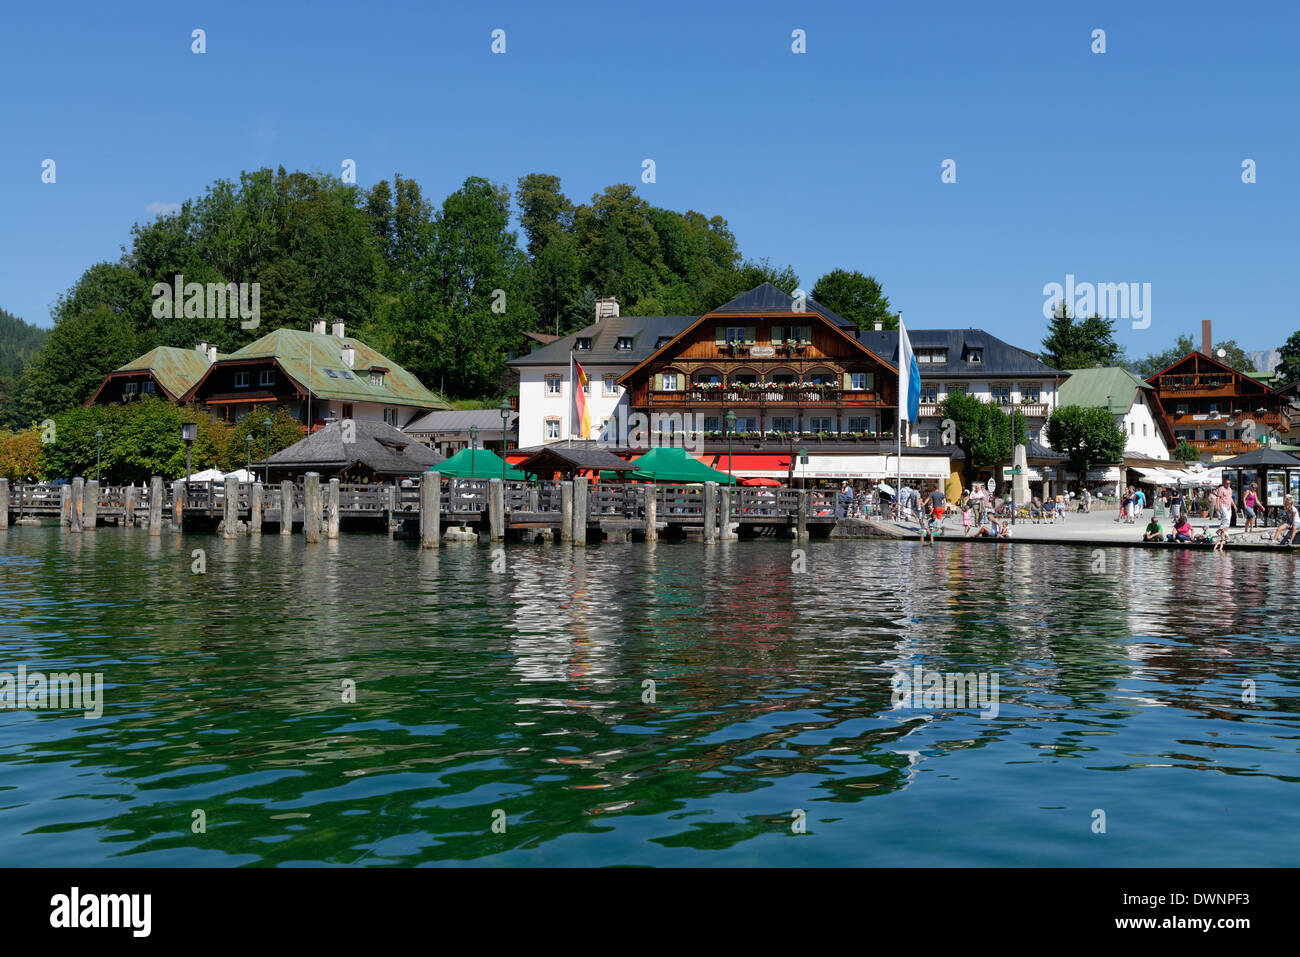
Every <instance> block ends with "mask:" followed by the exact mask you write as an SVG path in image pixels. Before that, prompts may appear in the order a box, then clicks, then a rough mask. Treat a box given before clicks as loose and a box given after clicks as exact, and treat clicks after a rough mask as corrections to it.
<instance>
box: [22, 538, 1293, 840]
mask: <svg viewBox="0 0 1300 957" xmlns="http://www.w3.org/2000/svg"><path fill="white" fill-rule="evenodd" d="M194 549H203V550H204V552H205V560H206V572H205V573H204V574H195V573H194V571H193V570H192V568H193V564H194V561H195V557H194V556H193V554H192V553H193V550H194ZM795 558H796V559H797V558H798V556H795ZM505 560H506V561H505V564H506V567H505V570H504V571H493V569H492V551H491V550H490V549H489V548H488V547H487V546H481V547H475V546H450V547H444V548H442V549H440V550H437V551H421V550H419V549H418V548H416V547H414V546H413V545H412V544H411V543H407V542H393V541H390V540H389V539H388V538H387V537H385V536H382V535H378V534H361V533H352V532H347V531H345V532H344V533H343V537H342V539H341V540H339V541H336V542H325V543H322V544H320V545H316V546H311V547H308V546H306V545H305V544H304V542H303V539H302V536H301V535H295V536H293V537H291V538H281V537H280V536H278V535H266V536H262V537H257V536H253V537H246V536H245V537H241V538H239V539H237V540H235V541H232V542H226V541H223V540H222V539H220V538H217V537H214V536H210V535H201V534H186V535H184V536H179V535H176V534H173V533H172V532H171V531H169V530H164V533H163V535H162V536H161V537H160V538H150V537H149V536H148V533H147V532H146V531H144V530H140V529H116V528H101V529H99V530H98V531H96V532H94V533H88V534H82V535H70V534H68V533H65V532H62V531H60V530H59V529H57V528H54V527H48V526H47V527H40V528H34V527H21V528H11V529H9V530H8V531H7V532H0V607H2V608H3V613H2V614H0V672H10V673H13V672H16V670H17V668H18V667H19V666H25V667H26V668H27V670H28V671H29V672H32V671H44V672H62V671H71V670H76V671H81V672H88V673H90V672H102V674H103V676H104V711H103V716H102V717H100V718H97V719H87V718H85V717H84V716H83V714H82V713H81V711H72V710H68V709H65V710H3V711H0V863H3V864H4V865H6V866H78V865H106V866H114V865H116V866H123V865H126V866H155V865H156V866H163V865H171V866H190V865H216V866H235V865H263V866H264V865H349V864H360V865H364V866H381V865H414V864H431V865H448V864H459V863H473V864H481V865H626V864H649V865H778V866H784V865H791V866H798V865H873V866H875V865H880V866H906V865H922V866H926V865H989V866H1003V865H1045V866H1056V865H1134V866H1152V865H1223V866H1241V865H1294V864H1296V863H1297V860H1300V853H1298V852H1300V791H1297V790H1296V788H1297V782H1298V781H1300V758H1298V757H1297V744H1298V743H1300V716H1298V713H1297V712H1298V711H1300V707H1298V705H1300V701H1298V699H1297V693H1298V691H1300V670H1298V669H1297V663H1298V662H1300V639H1298V638H1297V630H1298V626H1297V622H1296V618H1295V616H1294V615H1293V614H1292V613H1291V612H1292V609H1293V607H1294V596H1295V594H1296V587H1297V571H1296V569H1297V565H1296V562H1297V559H1296V558H1294V557H1292V556H1290V555H1280V554H1279V555H1272V554H1240V555H1238V554H1212V553H1206V552H1166V551H1159V552H1147V551H1142V550H1137V549H1109V550H1103V551H1094V550H1092V549H1086V548H1077V547H1076V548H1071V547H1066V546H1038V545H1035V546H1029V545H1024V544H1019V545H1017V544H1014V543H1008V544H1000V545H990V544H987V543H973V542H966V543H963V542H942V543H940V544H939V545H937V546H934V547H923V546H920V545H919V544H917V543H914V542H826V543H822V542H814V543H812V544H810V545H809V546H807V548H806V567H805V568H804V569H803V570H802V571H797V570H792V564H797V561H792V543H790V542H781V541H773V540H766V541H744V542H728V543H720V544H718V545H713V546H705V545H703V544H701V543H698V542H681V543H669V542H660V543H658V544H656V545H645V544H630V545H604V546H599V547H594V546H593V547H589V548H587V549H574V548H571V547H569V546H560V545H543V546H507V547H506V548H505ZM916 667H920V668H922V669H924V670H925V671H926V672H927V673H928V672H940V673H949V672H961V673H967V672H969V673H978V674H982V675H985V676H988V677H990V679H991V677H992V676H996V677H997V679H998V693H999V700H998V709H997V710H998V713H997V714H996V716H982V715H981V713H980V712H979V711H978V710H976V709H975V708H956V707H944V706H938V707H924V706H922V707H913V708H906V707H895V706H894V701H893V698H892V691H893V689H892V687H891V678H892V677H893V675H894V674H895V673H897V672H903V673H907V674H913V673H914V671H913V669H914V668H916ZM345 680H346V681H354V682H355V683H356V701H355V703H347V702H344V700H343V698H344V691H343V688H344V682H345ZM647 682H653V686H650V685H649V684H647ZM1244 689H1245V690H1244ZM651 690H653V695H651V694H650V692H651ZM1252 690H1253V696H1254V700H1249V699H1250V697H1251V695H1250V694H1248V693H1246V692H1248V691H1252ZM1243 695H1245V697H1246V698H1247V700H1245V701H1243ZM650 697H653V700H647V699H648V698H650ZM195 811H202V812H203V815H204V816H205V818H206V832H205V833H195V832H194V830H193V827H192V822H193V821H194V820H195V815H194V812H195ZM797 812H802V815H800V814H799V813H797ZM1098 812H1101V815H1104V818H1103V817H1101V816H1100V815H1099V813H1098ZM1102 820H1104V824H1105V832H1104V833H1098V829H1099V824H1098V822H1099V821H1102ZM494 822H496V828H495V829H494V826H493V825H494ZM502 826H504V831H502ZM800 831H802V832H803V833H799V832H800Z"/></svg>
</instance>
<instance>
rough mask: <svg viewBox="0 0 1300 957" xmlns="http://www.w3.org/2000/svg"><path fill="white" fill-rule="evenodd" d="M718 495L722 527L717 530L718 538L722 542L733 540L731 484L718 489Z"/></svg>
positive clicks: (734, 533) (734, 538)
mask: <svg viewBox="0 0 1300 957" xmlns="http://www.w3.org/2000/svg"><path fill="white" fill-rule="evenodd" d="M718 495H719V501H720V503H721V505H720V509H721V511H722V527H721V529H720V530H719V532H720V534H719V538H721V539H722V541H724V542H734V541H735V540H736V530H735V529H734V528H732V527H731V486H730V485H724V486H722V488H720V489H718Z"/></svg>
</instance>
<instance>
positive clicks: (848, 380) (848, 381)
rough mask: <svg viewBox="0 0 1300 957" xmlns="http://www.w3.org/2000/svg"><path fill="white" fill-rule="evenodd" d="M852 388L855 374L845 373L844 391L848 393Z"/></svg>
mask: <svg viewBox="0 0 1300 957" xmlns="http://www.w3.org/2000/svg"><path fill="white" fill-rule="evenodd" d="M852 388H853V373H852V372H846V373H844V389H845V391H848V390H849V389H852Z"/></svg>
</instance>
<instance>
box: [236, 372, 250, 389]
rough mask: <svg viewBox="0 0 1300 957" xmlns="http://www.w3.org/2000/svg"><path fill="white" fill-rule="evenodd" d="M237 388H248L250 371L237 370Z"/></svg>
mask: <svg viewBox="0 0 1300 957" xmlns="http://www.w3.org/2000/svg"><path fill="white" fill-rule="evenodd" d="M240 380H243V381H240ZM235 388H236V389H247V388H248V373H247V372H236V373H235Z"/></svg>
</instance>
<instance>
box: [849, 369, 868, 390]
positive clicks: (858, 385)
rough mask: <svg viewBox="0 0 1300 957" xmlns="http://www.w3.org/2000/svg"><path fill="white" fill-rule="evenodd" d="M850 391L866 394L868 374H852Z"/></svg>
mask: <svg viewBox="0 0 1300 957" xmlns="http://www.w3.org/2000/svg"><path fill="white" fill-rule="evenodd" d="M849 389H850V390H851V391H853V392H866V391H867V374H866V373H865V372H850V373H849Z"/></svg>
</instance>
